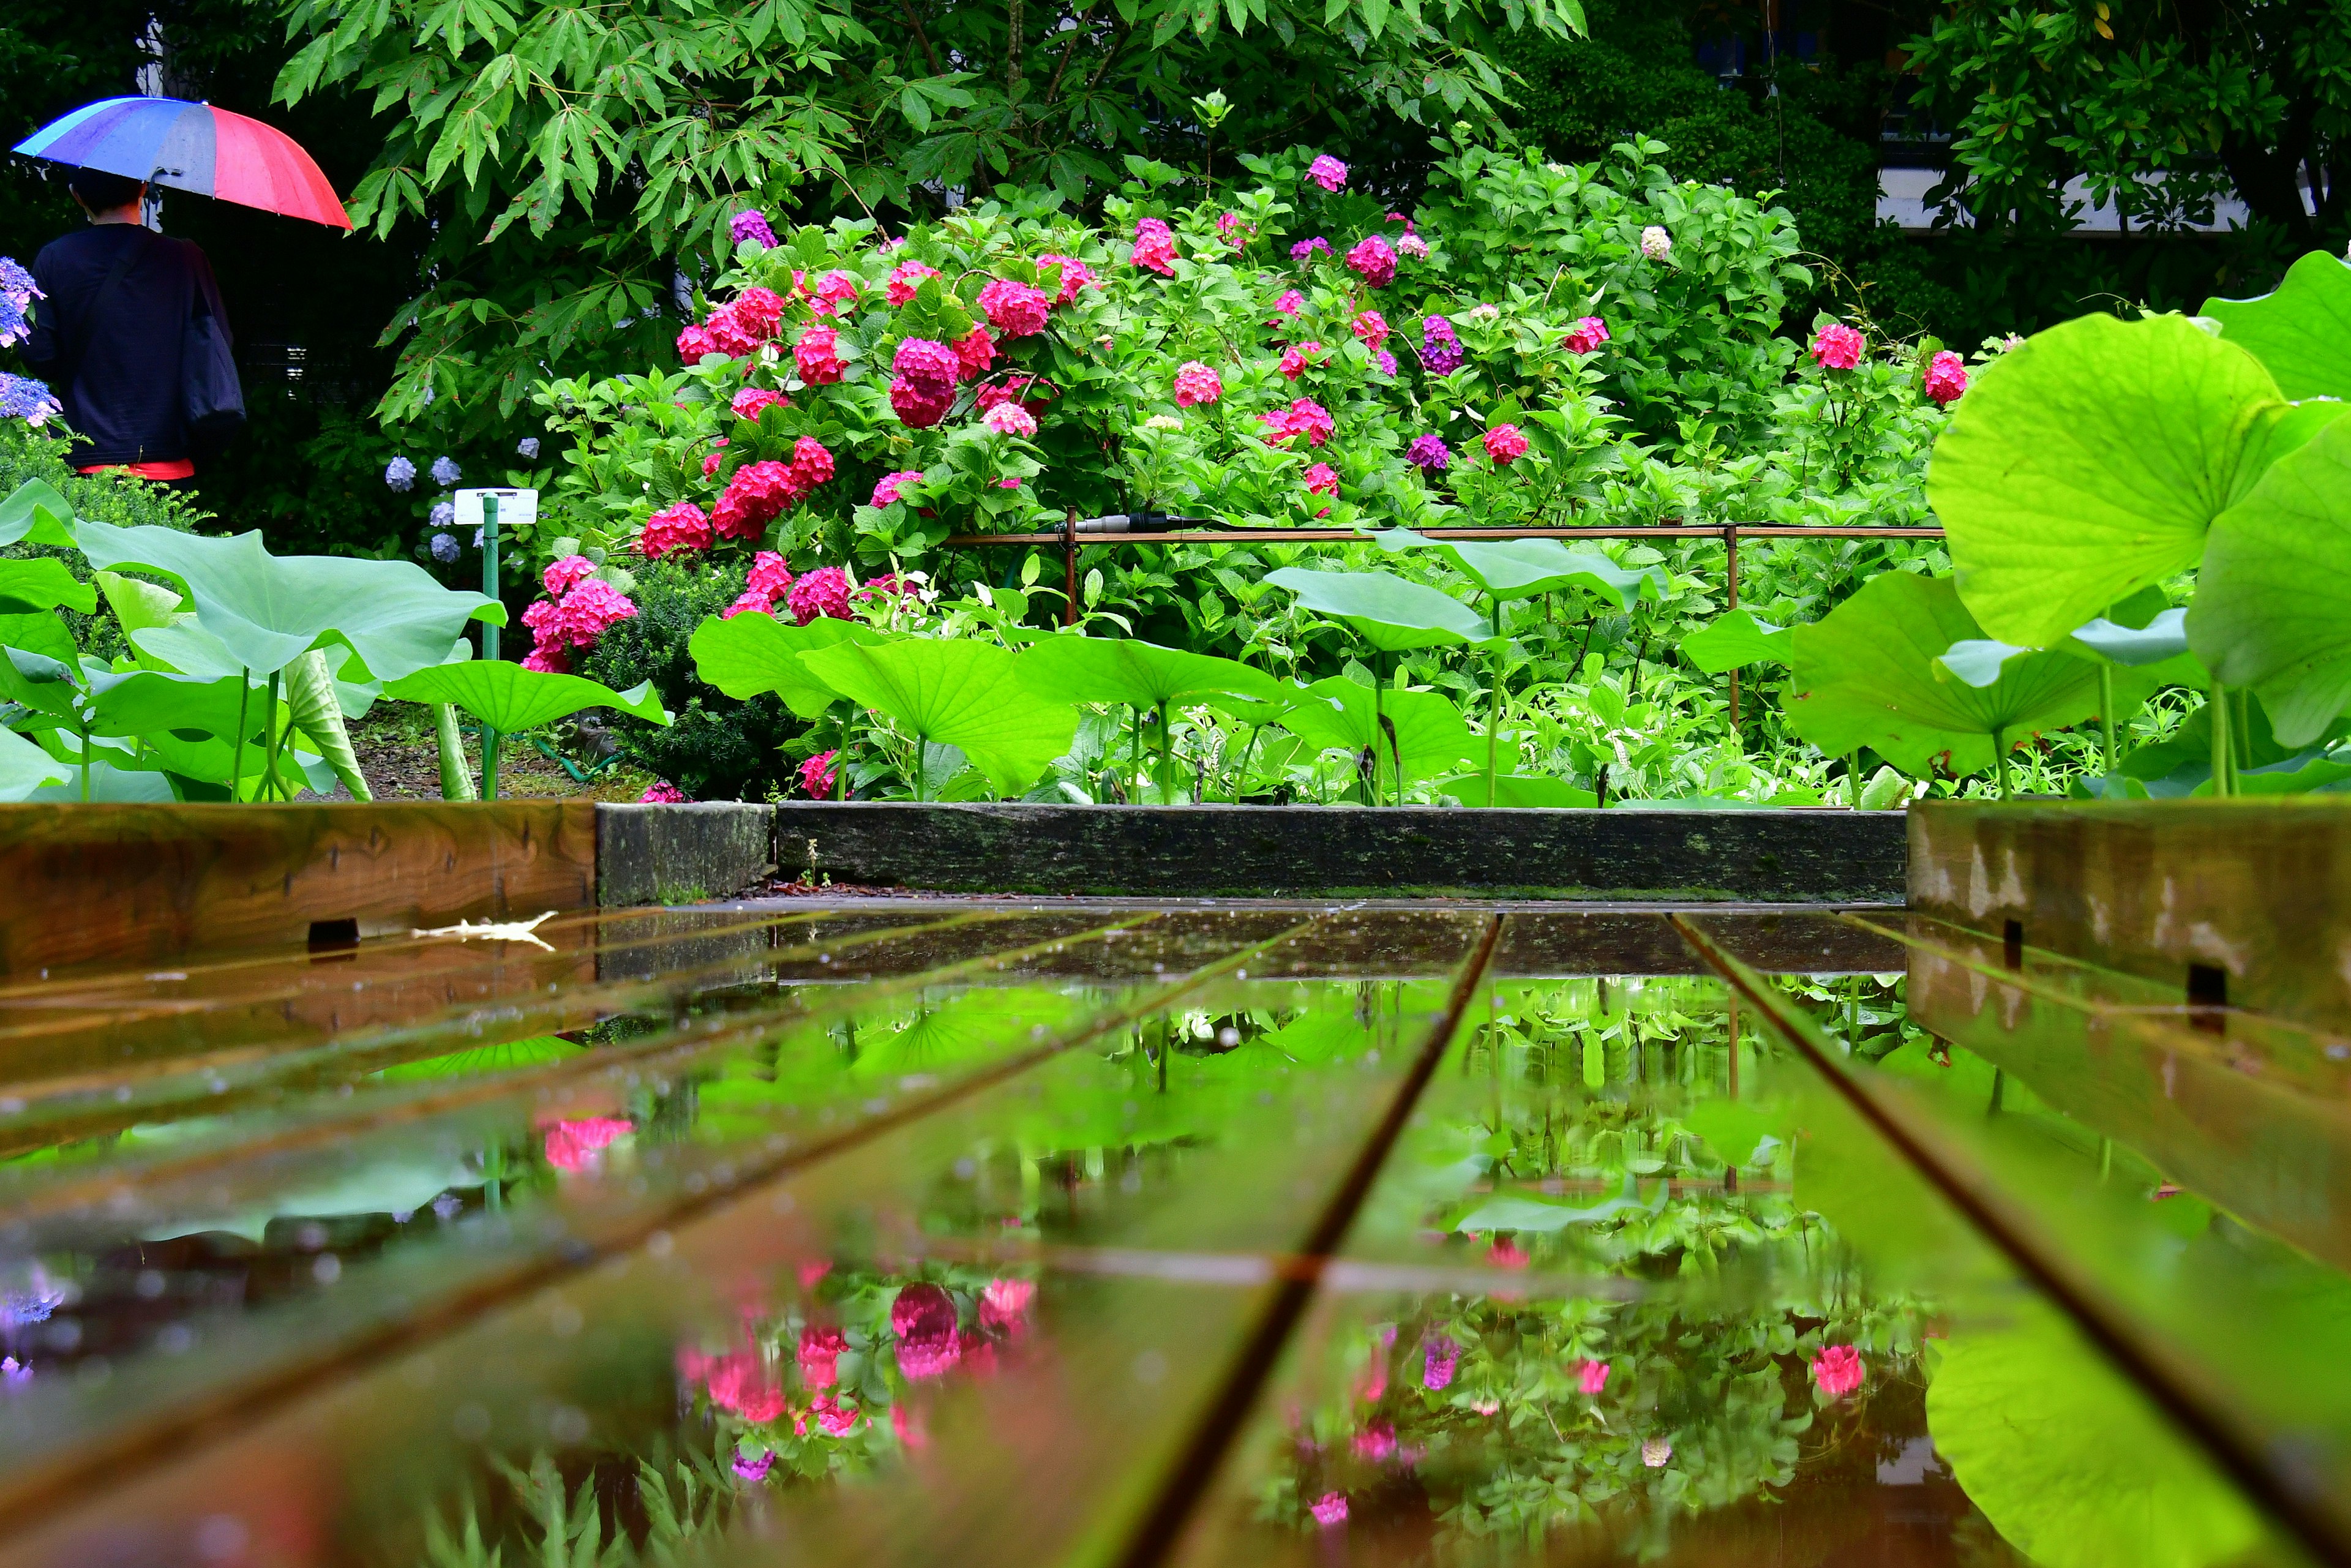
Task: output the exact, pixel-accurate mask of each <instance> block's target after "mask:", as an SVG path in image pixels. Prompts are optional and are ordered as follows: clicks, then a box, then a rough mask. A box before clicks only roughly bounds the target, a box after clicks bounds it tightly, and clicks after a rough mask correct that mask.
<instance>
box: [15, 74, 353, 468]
mask: <svg viewBox="0 0 2351 1568" xmlns="http://www.w3.org/2000/svg"><path fill="white" fill-rule="evenodd" d="M15 151H16V152H19V153H23V154H26V155H27V156H30V157H35V158H46V159H48V160H49V161H51V162H57V163H63V164H67V165H68V166H70V168H71V170H72V172H71V173H70V174H69V175H68V177H67V181H66V183H67V188H68V190H70V191H71V192H72V193H73V196H74V200H75V201H76V202H77V203H78V204H80V206H81V207H82V209H83V211H84V212H85V213H87V214H89V227H87V228H85V229H83V230H81V231H80V232H79V233H77V234H70V235H65V236H64V237H63V238H61V239H58V240H56V241H53V242H52V243H51V244H49V245H48V246H46V247H44V248H43V250H42V251H41V253H40V255H39V256H37V257H35V258H34V261H33V279H34V282H35V283H36V285H37V287H39V289H40V291H41V293H42V294H43V295H44V296H46V299H45V302H44V305H43V308H42V309H41V310H40V311H39V312H38V314H37V318H36V321H35V325H34V329H33V333H32V336H31V337H30V338H29V339H27V340H26V345H25V357H26V360H27V361H30V362H31V364H32V366H33V368H34V369H35V371H38V372H40V373H42V374H43V375H45V376H46V377H47V380H48V381H49V382H50V384H51V385H52V386H53V387H54V388H55V389H56V391H57V399H58V401H59V402H61V403H62V404H63V405H64V411H65V420H66V423H67V424H68V425H69V426H70V427H71V428H72V429H73V430H74V432H75V433H76V434H78V435H80V436H82V437H83V438H84V439H85V440H86V441H87V442H88V444H87V445H86V446H83V447H80V448H78V450H77V451H76V452H75V454H74V461H75V463H76V464H77V465H78V466H79V467H80V468H81V470H82V472H84V473H86V474H88V473H96V472H99V471H102V470H108V469H123V470H128V471H129V472H131V473H132V474H136V475H138V476H141V477H142V478H147V479H154V480H158V481H161V482H162V483H166V484H171V485H173V486H185V485H187V484H188V483H189V482H190V481H191V480H192V479H193V476H194V474H195V463H196V460H197V459H198V458H199V457H200V456H203V455H208V454H209V453H210V452H212V451H214V450H216V449H217V447H218V445H219V444H221V443H223V442H225V440H226V439H227V438H228V437H230V436H232V435H234V434H235V433H236V432H237V430H238V429H240V428H242V426H243V425H244V423H245V396H244V392H243V389H242V388H241V387H239V385H238V384H237V377H236V364H235V360H234V359H233V358H232V356H231V353H230V338H229V330H228V316H227V312H226V311H225V309H224V308H222V305H221V298H220V288H219V286H218V285H217V284H215V283H214V281H213V270H212V264H211V263H210V262H209V261H207V260H206V259H205V258H204V252H203V251H202V250H200V249H198V248H197V247H196V246H194V245H193V244H191V243H189V242H187V241H185V240H174V239H168V238H166V237H164V236H163V235H160V234H157V233H155V232H153V231H152V230H151V229H149V228H147V227H146V226H145V225H143V224H142V223H141V207H142V205H143V204H144V203H145V200H146V196H147V191H148V187H149V186H150V185H151V184H155V185H164V186H169V187H171V188H172V189H174V190H181V191H192V192H194V193H197V194H199V195H205V196H212V197H214V198H216V199H218V200H221V201H226V202H235V203H236V204H239V205H242V206H249V207H257V208H260V209H261V210H263V211H265V212H273V213H284V214H287V215H289V216H293V217H300V218H308V219H309V220H310V221H311V222H314V223H321V224H328V225H333V226H334V227H337V228H340V229H344V230H349V229H350V226H351V221H350V217H349V215H348V214H345V213H344V211H343V205H342V203H340V201H338V200H337V199H336V197H335V193H334V188H333V187H332V186H331V185H329V183H327V177H326V176H325V175H324V174H323V173H321V172H319V166H318V164H317V163H315V162H312V161H311V159H310V156H309V154H308V153H307V152H303V151H302V149H301V148H300V147H299V146H298V145H297V144H296V143H295V142H294V141H293V139H292V138H290V137H288V136H287V135H286V134H285V133H284V132H282V131H276V130H273V129H272V128H270V127H269V126H266V125H264V124H262V123H261V122H260V121H259V120H249V119H247V118H246V117H245V116H244V115H241V114H232V113H230V112H229V111H228V110H223V109H214V107H213V106H212V105H210V104H205V103H187V102H183V101H182V100H180V99H170V98H114V99H105V100H103V101H101V102H99V103H92V104H86V105H84V106H83V107H82V108H80V109H78V110H74V111H73V112H72V113H71V114H68V115H67V116H65V117H64V118H63V119H61V120H55V121H53V122H51V123H50V124H48V125H46V126H43V127H42V128H41V129H40V130H39V131H35V132H34V133H33V134H32V135H31V136H29V137H26V139H25V140H24V141H20V142H18V143H17V144H16V148H15Z"/></svg>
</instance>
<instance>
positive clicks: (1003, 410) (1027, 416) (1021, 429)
mask: <svg viewBox="0 0 2351 1568" xmlns="http://www.w3.org/2000/svg"><path fill="white" fill-rule="evenodd" d="M979 422H980V423H982V424H984V425H986V426H987V428H988V429H990V430H992V431H994V432H996V434H998V435H1034V434H1037V416H1036V415H1035V414H1033V413H1029V411H1028V410H1027V409H1025V408H1022V407H1021V406H1020V405H1019V403H1017V402H999V403H998V404H997V405H996V406H995V407H994V408H991V409H989V410H988V411H987V413H983V414H981V415H980V416H979Z"/></svg>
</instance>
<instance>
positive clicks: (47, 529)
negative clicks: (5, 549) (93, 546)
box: [0, 479, 74, 549]
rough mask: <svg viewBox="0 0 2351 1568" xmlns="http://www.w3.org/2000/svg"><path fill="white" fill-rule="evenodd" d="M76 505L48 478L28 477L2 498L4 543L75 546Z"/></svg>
mask: <svg viewBox="0 0 2351 1568" xmlns="http://www.w3.org/2000/svg"><path fill="white" fill-rule="evenodd" d="M73 515H74V512H73V504H72V503H71V502H69V501H68V500H67V499H66V498H65V497H63V496H61V495H59V494H58V493H57V486H54V485H52V484H50V483H49V482H48V481H47V480H46V479H27V480H26V481H25V482H24V483H23V484H21V485H19V486H16V488H15V489H13V490H11V491H9V492H8V498H7V499H6V500H5V501H0V545H13V544H25V543H28V542H29V543H32V544H37V545H60V546H63V547H65V548H66V549H72V548H73V543H74V538H73V535H71V534H69V533H68V532H67V531H66V529H67V528H68V525H70V524H71V523H72V522H73Z"/></svg>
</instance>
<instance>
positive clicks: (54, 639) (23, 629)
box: [0, 610, 81, 663]
mask: <svg viewBox="0 0 2351 1568" xmlns="http://www.w3.org/2000/svg"><path fill="white" fill-rule="evenodd" d="M0 647H7V648H22V649H24V650H25V651H26V653H39V654H42V655H44V656H46V657H47V658H51V659H59V660H64V661H67V662H68V663H69V662H71V661H73V660H76V659H78V658H80V657H81V650H80V649H79V648H78V647H76V646H75V645H74V640H73V633H72V632H68V631H67V630H66V623H65V622H62V621H60V620H58V619H57V616H56V615H55V614H53V613H51V612H48V611H46V610H42V611H36V612H33V613H32V614H29V615H0Z"/></svg>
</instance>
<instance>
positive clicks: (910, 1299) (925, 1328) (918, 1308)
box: [890, 1281, 963, 1377]
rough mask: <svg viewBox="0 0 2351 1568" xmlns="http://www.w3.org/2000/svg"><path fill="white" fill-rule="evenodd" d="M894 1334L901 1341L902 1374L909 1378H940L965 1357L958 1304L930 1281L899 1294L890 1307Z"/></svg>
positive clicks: (914, 1285) (899, 1342)
mask: <svg viewBox="0 0 2351 1568" xmlns="http://www.w3.org/2000/svg"><path fill="white" fill-rule="evenodd" d="M890 1332H891V1333H893V1334H894V1335H896V1336H897V1340H898V1370H899V1371H900V1372H903V1373H904V1374H905V1375H907V1376H908V1377H936V1376H937V1375H939V1374H941V1373H943V1372H945V1371H946V1369H947V1368H948V1367H950V1366H953V1365H954V1364H956V1361H957V1360H958V1359H960V1358H961V1356H962V1354H963V1343H962V1340H961V1338H960V1336H959V1335H957V1333H956V1309H955V1300H954V1298H952V1297H951V1296H949V1295H948V1294H947V1293H946V1291H945V1290H943V1289H941V1288H940V1287H939V1286H937V1285H934V1284H931V1283H929V1282H928V1281H920V1282H917V1283H915V1284H912V1285H908V1286H905V1287H904V1288H903V1289H902V1290H900V1291H899V1292H898V1298H897V1300H896V1301H893V1302H891V1304H890Z"/></svg>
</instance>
